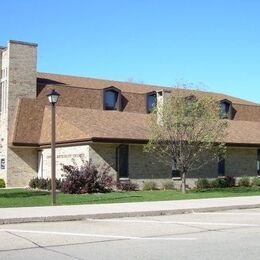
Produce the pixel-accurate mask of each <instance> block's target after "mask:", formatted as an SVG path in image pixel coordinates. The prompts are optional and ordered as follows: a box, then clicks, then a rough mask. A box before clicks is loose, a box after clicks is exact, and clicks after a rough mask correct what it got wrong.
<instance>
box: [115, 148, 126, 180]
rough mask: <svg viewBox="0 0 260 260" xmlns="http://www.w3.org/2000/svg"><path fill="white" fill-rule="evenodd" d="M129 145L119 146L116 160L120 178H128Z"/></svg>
mask: <svg viewBox="0 0 260 260" xmlns="http://www.w3.org/2000/svg"><path fill="white" fill-rule="evenodd" d="M128 153H129V148H128V145H124V144H122V145H119V146H118V147H117V153H116V161H117V172H118V179H124V178H128Z"/></svg>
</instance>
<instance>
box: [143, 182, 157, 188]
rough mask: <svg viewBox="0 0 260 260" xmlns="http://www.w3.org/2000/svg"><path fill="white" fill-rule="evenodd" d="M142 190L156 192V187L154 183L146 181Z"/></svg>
mask: <svg viewBox="0 0 260 260" xmlns="http://www.w3.org/2000/svg"><path fill="white" fill-rule="evenodd" d="M143 190H158V186H157V184H156V182H155V181H146V182H144V186H143Z"/></svg>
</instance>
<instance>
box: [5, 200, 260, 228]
mask: <svg viewBox="0 0 260 260" xmlns="http://www.w3.org/2000/svg"><path fill="white" fill-rule="evenodd" d="M253 208H260V204H250V205H231V206H218V207H202V208H188V209H185V208H183V209H170V210H151V211H136V212H120V213H117V212H112V213H96V214H79V215H62V216H43V217H26V218H24V217H22V218H5V219H1V218H0V225H7V224H21V223H33V222H61V221H79V220H86V219H105V218H110V219H111V218H125V217H148V216H162V215H175V214H188V213H200V212H217V211H225V210H233V209H253Z"/></svg>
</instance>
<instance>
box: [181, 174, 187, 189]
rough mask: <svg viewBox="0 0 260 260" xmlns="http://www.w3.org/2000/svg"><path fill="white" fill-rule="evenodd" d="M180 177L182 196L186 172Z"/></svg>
mask: <svg viewBox="0 0 260 260" xmlns="http://www.w3.org/2000/svg"><path fill="white" fill-rule="evenodd" d="M181 176H182V177H181V191H182V193H183V194H184V193H186V172H182V174H181Z"/></svg>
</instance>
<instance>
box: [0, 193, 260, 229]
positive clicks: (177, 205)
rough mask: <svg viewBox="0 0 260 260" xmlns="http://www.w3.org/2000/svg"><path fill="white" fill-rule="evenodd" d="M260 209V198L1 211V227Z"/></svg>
mask: <svg viewBox="0 0 260 260" xmlns="http://www.w3.org/2000/svg"><path fill="white" fill-rule="evenodd" d="M246 208H260V196H248V197H232V198H214V199H193V200H177V201H176V200H175V201H156V202H136V203H113V204H95V205H74V206H55V207H52V206H48V207H23V208H1V209H0V224H13V223H28V222H46V221H48V222H51V221H69V220H70V221H72V220H83V219H86V218H117V217H135V216H158V215H166V214H183V213H191V212H207V211H221V210H230V209H246Z"/></svg>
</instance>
